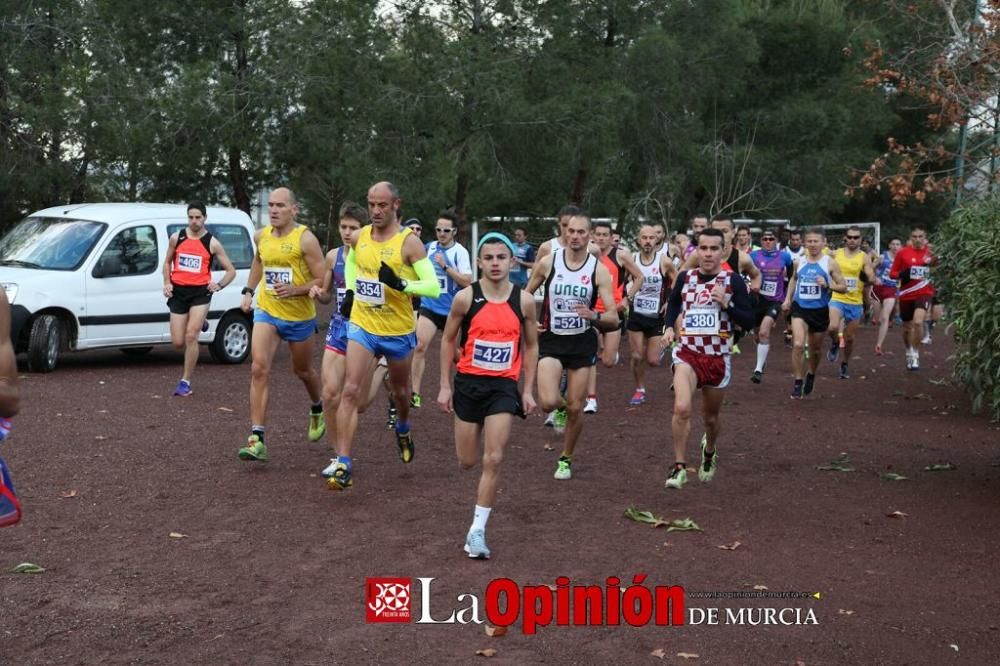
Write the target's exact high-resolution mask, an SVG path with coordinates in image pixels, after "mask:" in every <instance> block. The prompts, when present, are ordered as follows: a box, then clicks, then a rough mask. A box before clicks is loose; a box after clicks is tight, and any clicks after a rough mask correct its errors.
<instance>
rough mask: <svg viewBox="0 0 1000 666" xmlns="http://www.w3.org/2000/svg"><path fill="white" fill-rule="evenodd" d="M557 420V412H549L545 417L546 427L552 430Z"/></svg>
mask: <svg viewBox="0 0 1000 666" xmlns="http://www.w3.org/2000/svg"><path fill="white" fill-rule="evenodd" d="M555 420H556V413H555V412H549V415H548V416H546V417H545V423H544V425H545V427H546V428H551V427H552V425H553V424H554V422H555Z"/></svg>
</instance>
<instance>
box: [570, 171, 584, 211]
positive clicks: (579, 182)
mask: <svg viewBox="0 0 1000 666" xmlns="http://www.w3.org/2000/svg"><path fill="white" fill-rule="evenodd" d="M586 183H587V170H586V169H577V171H576V177H575V178H573V191H572V192H570V193H569V202H570V203H571V204H573V205H575V206H580V205H582V202H583V188H584V186H585V185H586Z"/></svg>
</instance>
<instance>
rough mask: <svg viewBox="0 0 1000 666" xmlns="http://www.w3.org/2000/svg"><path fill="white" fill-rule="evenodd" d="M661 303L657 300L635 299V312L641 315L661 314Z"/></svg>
mask: <svg viewBox="0 0 1000 666" xmlns="http://www.w3.org/2000/svg"><path fill="white" fill-rule="evenodd" d="M659 309H660V301H659V299H656V298H641V297H638V296H637V297H636V299H635V311H636V312H638V313H640V314H645V315H653V316H656V315H658V314H659Z"/></svg>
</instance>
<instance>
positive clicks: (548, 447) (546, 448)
mask: <svg viewBox="0 0 1000 666" xmlns="http://www.w3.org/2000/svg"><path fill="white" fill-rule="evenodd" d="M542 448H543V449H544V450H546V451H555V449H554V448H552V445H551V444H546V445H545V446H543V447H542Z"/></svg>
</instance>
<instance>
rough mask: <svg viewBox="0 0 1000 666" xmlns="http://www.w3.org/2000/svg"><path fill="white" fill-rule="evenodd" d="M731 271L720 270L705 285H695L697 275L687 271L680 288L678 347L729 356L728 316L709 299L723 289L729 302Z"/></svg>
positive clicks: (731, 289) (701, 283) (719, 306)
mask: <svg viewBox="0 0 1000 666" xmlns="http://www.w3.org/2000/svg"><path fill="white" fill-rule="evenodd" d="M730 275H732V273H731V272H730V271H727V270H723V271H721V272H719V274H718V275H716V276H715V277H714V278H713V279H711V280H709V281H707V282H699V281H698V271H694V270H692V271H688V272H687V275H686V279H685V281H684V285H683V286H682V287H681V302H682V309H681V327H680V338H679V343H680V345H681V347H683V348H685V349H689V350H691V351H693V352H695V353H698V354H707V355H709V356H721V355H723V354H728V353H730V332H731V331H732V324H731V323H730V321H729V313H728V312H726V310H725V308H723V307H722V306H721V305H720V304H719V303H716V302H715V301H714V300H713V299H712V290H713V289H715V287H716V286H718V285H723V286H724V287H725V289H726V294H727V295H728V296H729V297H730V298H732V295H733V288H732V286H731V285H730V282H729V276H730Z"/></svg>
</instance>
